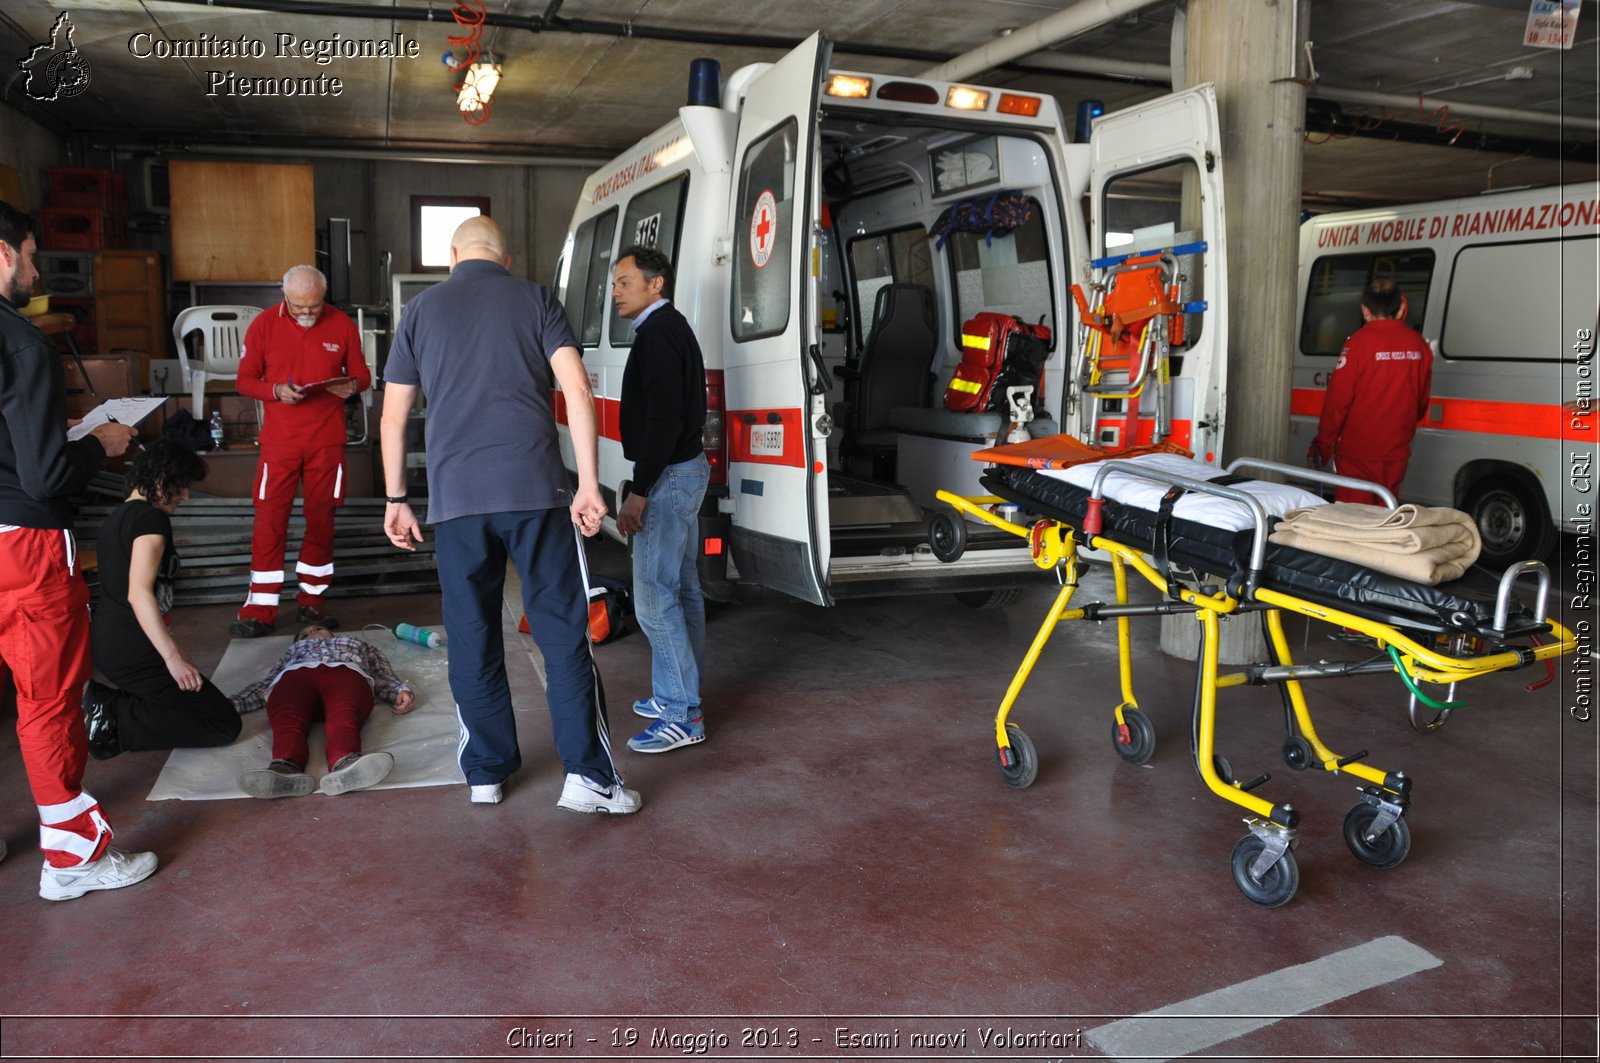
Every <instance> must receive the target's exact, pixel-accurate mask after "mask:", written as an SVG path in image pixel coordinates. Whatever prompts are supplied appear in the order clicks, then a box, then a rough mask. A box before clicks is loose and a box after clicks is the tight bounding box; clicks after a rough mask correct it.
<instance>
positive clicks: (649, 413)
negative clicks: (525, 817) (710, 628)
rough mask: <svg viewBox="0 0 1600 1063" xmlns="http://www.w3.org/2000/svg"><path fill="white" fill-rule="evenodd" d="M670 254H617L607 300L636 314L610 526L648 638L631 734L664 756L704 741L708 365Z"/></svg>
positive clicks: (637, 743)
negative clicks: (626, 551) (701, 559)
mask: <svg viewBox="0 0 1600 1063" xmlns="http://www.w3.org/2000/svg"><path fill="white" fill-rule="evenodd" d="M671 291H672V263H671V262H670V261H668V259H667V256H666V255H664V254H662V253H661V252H660V251H657V250H656V249H655V248H648V247H628V248H624V249H623V251H622V253H621V254H620V255H618V256H617V265H616V268H615V269H614V270H613V272H612V285H611V301H612V302H613V303H614V304H616V308H617V313H619V314H621V315H622V316H623V317H626V318H631V319H632V320H633V349H632V350H630V351H629V352H628V367H627V369H625V370H624V371H623V374H622V409H621V413H620V415H619V420H620V422H621V424H620V427H621V429H622V433H621V434H622V455H623V457H625V458H627V459H628V460H630V461H632V462H633V479H632V481H631V488H630V493H629V494H628V495H627V496H626V497H625V498H624V499H623V502H622V508H621V510H620V511H619V512H618V514H617V530H618V531H620V532H622V533H623V534H624V535H633V536H637V538H636V539H635V540H634V543H633V601H634V613H635V615H637V616H638V618H639V627H640V628H641V629H643V631H644V633H645V635H646V636H647V637H648V638H649V639H650V697H648V698H641V699H640V700H638V701H636V702H634V703H633V711H634V712H636V713H638V714H639V715H640V716H643V717H644V718H645V719H647V720H650V721H651V722H650V726H649V727H647V728H646V729H645V730H644V731H643V732H642V733H640V734H637V735H635V736H634V737H632V738H630V739H629V740H628V748H629V749H631V750H633V751H634V752H636V753H665V752H666V751H667V750H669V749H677V748H678V747H679V746H690V745H694V744H696V743H697V742H704V741H705V739H706V725H705V717H704V716H703V714H702V713H701V711H700V676H701V672H702V670H703V669H704V667H705V643H706V609H705V599H704V598H703V597H701V594H700V575H699V572H698V571H697V569H696V563H697V561H698V556H699V550H698V546H699V538H700V537H699V534H698V529H699V518H700V503H701V502H702V501H703V500H704V499H705V496H706V484H707V483H708V482H709V481H710V479H711V466H710V465H709V463H708V462H707V461H706V455H705V448H704V446H703V445H702V442H701V438H702V436H703V434H704V432H705V423H706V367H705V360H704V359H703V358H702V357H701V354H700V344H699V342H698V341H696V340H695V337H694V330H693V329H691V328H690V327H689V322H688V321H686V320H685V319H684V316H683V315H682V314H680V313H679V312H678V310H677V308H676V307H674V306H673V305H672V304H671V303H670V302H669V301H668V295H669V293H671Z"/></svg>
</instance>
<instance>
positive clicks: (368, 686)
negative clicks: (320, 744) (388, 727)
mask: <svg viewBox="0 0 1600 1063" xmlns="http://www.w3.org/2000/svg"><path fill="white" fill-rule="evenodd" d="M375 698H376V699H378V700H382V701H387V702H388V703H389V704H390V705H392V706H394V712H395V715H397V716H399V715H401V714H403V713H407V712H410V711H411V710H412V708H414V707H415V706H416V696H415V695H414V694H412V693H411V688H410V687H408V686H407V685H406V684H405V683H404V682H402V681H401V680H400V678H399V677H398V676H396V675H395V674H394V669H393V668H391V667H390V666H389V658H387V657H385V656H384V655H383V653H382V651H380V650H379V649H378V648H377V647H376V646H374V645H372V644H371V643H369V642H367V641H366V640H365V639H361V638H357V637H356V636H354V635H335V634H334V633H333V632H332V631H330V630H328V628H326V627H324V626H323V625H321V624H315V623H313V624H307V625H306V626H305V627H303V628H301V629H300V634H298V635H296V636H295V640H294V644H293V645H292V646H290V647H289V650H288V652H286V653H285V654H284V655H283V656H282V657H281V658H280V659H279V660H278V663H277V664H275V665H273V666H272V671H271V672H270V673H268V675H267V676H266V677H265V678H263V679H261V680H259V681H258V682H255V683H252V684H250V685H249V686H247V687H245V688H244V689H243V690H241V691H239V692H238V693H237V694H235V695H234V696H233V704H234V707H235V708H236V709H238V711H239V713H240V714H241V715H242V714H244V713H247V712H255V711H256V710H257V709H259V708H261V707H262V706H263V705H265V706H266V709H267V722H268V723H269V724H270V725H271V726H272V763H271V764H268V765H267V766H266V767H265V768H252V769H251V770H249V771H247V772H243V773H241V774H240V776H239V789H241V790H243V791H244V792H245V793H247V794H249V795H250V796H251V797H260V798H273V797H304V796H305V795H306V794H309V793H310V792H311V791H313V790H315V789H316V788H317V784H316V781H315V780H314V779H312V778H311V776H310V775H308V774H306V762H307V761H308V760H310V759H311V752H310V750H309V749H308V748H307V746H306V737H307V735H309V734H310V731H311V725H312V724H313V723H315V722H316V721H317V719H318V718H319V717H320V718H321V719H322V720H323V724H324V730H325V731H326V733H327V742H328V774H326V775H324V776H323V777H322V790H323V792H324V793H327V794H344V793H349V792H350V791H351V790H364V789H366V788H367V787H369V786H373V785H375V784H377V783H380V782H382V781H383V779H384V777H385V776H387V775H388V774H389V772H390V770H391V769H393V768H394V755H393V754H391V753H362V752H361V725H362V724H364V723H366V722H367V717H368V716H370V715H371V714H372V704H373V701H374V699H375Z"/></svg>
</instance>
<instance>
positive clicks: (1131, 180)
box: [1096, 159, 1206, 346]
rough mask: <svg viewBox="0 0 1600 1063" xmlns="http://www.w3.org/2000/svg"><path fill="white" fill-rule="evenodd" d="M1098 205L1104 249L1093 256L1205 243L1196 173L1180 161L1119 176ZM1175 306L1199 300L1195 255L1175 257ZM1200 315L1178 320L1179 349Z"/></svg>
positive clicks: (1195, 333) (1201, 277) (1193, 335)
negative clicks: (1178, 283)
mask: <svg viewBox="0 0 1600 1063" xmlns="http://www.w3.org/2000/svg"><path fill="white" fill-rule="evenodd" d="M1104 196H1105V198H1104V200H1103V201H1102V204H1101V212H1100V219H1101V224H1100V227H1101V230H1102V232H1103V235H1104V239H1105V246H1104V247H1101V248H1098V249H1097V250H1096V254H1099V255H1126V254H1133V253H1135V252H1139V251H1155V250H1159V249H1163V248H1168V247H1181V246H1183V245H1184V244H1192V243H1198V242H1200V241H1202V240H1205V239H1206V232H1205V225H1204V223H1203V222H1202V220H1201V217H1202V216H1201V210H1200V206H1201V204H1200V181H1199V171H1198V170H1196V168H1195V164H1194V163H1193V162H1192V161H1190V160H1188V159H1183V160H1180V161H1178V162H1172V163H1168V164H1166V165H1165V166H1158V167H1156V168H1155V169H1151V170H1141V171H1139V172H1137V173H1129V174H1122V175H1120V176H1118V177H1116V178H1114V179H1113V180H1112V181H1110V182H1109V183H1108V184H1107V185H1106V187H1105V192H1104ZM1178 274H1179V275H1180V276H1181V277H1182V278H1183V280H1182V283H1181V287H1180V288H1179V292H1178V294H1179V301H1180V302H1185V303H1188V302H1199V301H1201V300H1203V299H1205V297H1206V295H1205V271H1204V263H1202V262H1201V260H1200V256H1199V255H1198V254H1188V255H1179V256H1178ZM1204 321H1205V315H1204V314H1186V315H1185V316H1184V319H1183V337H1184V344H1185V346H1193V345H1194V343H1195V341H1196V340H1198V339H1199V338H1200V330H1201V328H1202V327H1203V322H1204Z"/></svg>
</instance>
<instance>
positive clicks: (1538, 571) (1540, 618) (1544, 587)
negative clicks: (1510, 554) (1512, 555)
mask: <svg viewBox="0 0 1600 1063" xmlns="http://www.w3.org/2000/svg"><path fill="white" fill-rule="evenodd" d="M1530 574H1531V575H1533V576H1534V577H1536V578H1537V579H1538V580H1539V595H1538V597H1537V598H1535V599H1534V603H1533V622H1534V623H1536V624H1542V623H1544V607H1545V600H1546V599H1547V598H1548V597H1549V596H1550V570H1549V569H1548V568H1546V567H1545V565H1544V562H1543V561H1519V562H1517V563H1516V564H1515V565H1512V566H1511V567H1510V568H1508V569H1506V571H1505V575H1503V576H1501V577H1500V589H1499V590H1498V591H1496V592H1495V596H1494V629H1495V630H1496V631H1504V630H1505V629H1506V621H1507V620H1509V619H1510V617H1511V590H1512V588H1513V587H1514V586H1515V585H1516V582H1517V580H1519V579H1521V578H1522V577H1523V576H1526V575H1530Z"/></svg>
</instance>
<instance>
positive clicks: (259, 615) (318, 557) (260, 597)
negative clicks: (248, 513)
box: [239, 443, 344, 625]
mask: <svg viewBox="0 0 1600 1063" xmlns="http://www.w3.org/2000/svg"><path fill="white" fill-rule="evenodd" d="M302 484H303V485H304V486H303V489H302V491H301V495H302V499H301V510H302V512H303V513H304V515H305V520H306V533H305V537H304V538H303V539H302V540H301V542H300V557H299V560H298V561H297V562H296V563H295V566H294V570H295V579H296V582H297V583H298V585H299V593H298V594H296V595H295V601H296V602H298V603H299V604H300V605H302V606H310V607H312V608H314V609H318V610H320V609H321V608H322V596H323V595H324V594H325V593H327V590H328V585H329V584H330V583H332V582H333V515H334V512H335V511H336V510H337V509H338V508H339V507H340V506H341V505H343V504H344V444H343V443H335V444H333V445H332V446H326V447H311V448H306V449H303V448H300V447H286V446H282V445H274V446H263V447H262V448H261V460H260V461H259V462H258V463H257V464H256V482H255V489H254V491H253V492H252V497H253V498H254V499H255V504H256V519H255V525H254V527H253V529H252V531H251V535H250V593H249V596H248V597H246V598H245V603H244V607H243V608H242V609H240V610H239V619H241V620H259V621H261V622H262V623H264V624H268V625H271V624H276V623H277V622H278V596H279V594H280V592H281V591H282V590H283V555H284V551H285V549H286V548H287V546H288V538H289V514H290V512H291V511H292V510H293V509H294V495H295V488H296V487H300V486H301V485H302Z"/></svg>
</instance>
